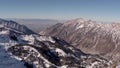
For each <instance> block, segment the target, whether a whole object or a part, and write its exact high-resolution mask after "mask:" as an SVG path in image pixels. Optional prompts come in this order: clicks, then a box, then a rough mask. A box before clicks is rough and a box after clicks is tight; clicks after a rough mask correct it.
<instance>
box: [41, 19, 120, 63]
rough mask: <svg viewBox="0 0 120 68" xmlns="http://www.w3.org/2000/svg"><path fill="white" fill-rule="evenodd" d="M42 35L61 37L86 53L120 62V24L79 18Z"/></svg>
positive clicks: (55, 26) (56, 26) (61, 24)
mask: <svg viewBox="0 0 120 68" xmlns="http://www.w3.org/2000/svg"><path fill="white" fill-rule="evenodd" d="M40 34H41V35H50V36H56V37H59V38H61V39H64V40H65V41H67V42H68V43H69V44H72V45H74V46H75V47H76V48H79V49H80V50H81V51H83V52H85V53H89V54H99V55H102V56H104V57H106V58H108V59H110V60H115V61H118V62H119V59H120V42H119V41H120V23H101V22H99V23H98V22H96V21H92V20H85V19H83V18H78V19H73V20H69V21H67V22H66V23H58V24H56V25H54V26H52V27H50V28H48V29H46V30H44V31H41V32H40Z"/></svg>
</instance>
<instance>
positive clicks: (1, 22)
mask: <svg viewBox="0 0 120 68" xmlns="http://www.w3.org/2000/svg"><path fill="white" fill-rule="evenodd" d="M0 25H1V27H3V28H6V27H7V28H8V29H9V28H10V29H13V30H16V31H19V32H22V33H24V34H35V32H33V31H32V30H30V29H29V28H27V27H26V26H24V25H20V24H18V23H16V22H15V21H12V20H4V19H0Z"/></svg>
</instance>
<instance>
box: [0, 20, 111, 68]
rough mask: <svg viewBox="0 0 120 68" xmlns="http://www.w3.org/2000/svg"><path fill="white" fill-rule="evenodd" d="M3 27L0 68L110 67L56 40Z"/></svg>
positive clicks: (109, 62) (102, 59)
mask: <svg viewBox="0 0 120 68" xmlns="http://www.w3.org/2000/svg"><path fill="white" fill-rule="evenodd" d="M1 21H2V20H1ZM4 22H5V20H4ZM7 22H8V21H7ZM4 24H5V23H3V22H2V24H0V68H109V67H113V62H112V61H110V60H108V59H105V58H104V57H102V56H99V55H90V54H85V53H83V52H82V51H81V50H79V49H77V48H75V47H73V46H72V45H70V44H68V43H67V42H65V41H64V40H62V39H59V38H57V37H52V36H43V35H38V34H34V32H33V34H32V33H27V31H26V32H24V29H22V30H23V31H22V30H19V29H17V27H16V25H15V26H14V28H13V27H12V26H11V27H10V25H13V24H14V23H10V25H7V26H6V25H4ZM16 24H17V23H16ZM17 25H19V24H17ZM15 27H16V28H15Z"/></svg>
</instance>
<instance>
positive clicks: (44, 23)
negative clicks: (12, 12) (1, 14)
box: [10, 18, 66, 33]
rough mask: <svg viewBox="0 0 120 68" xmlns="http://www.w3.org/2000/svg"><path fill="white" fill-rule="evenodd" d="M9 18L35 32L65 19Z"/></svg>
mask: <svg viewBox="0 0 120 68" xmlns="http://www.w3.org/2000/svg"><path fill="white" fill-rule="evenodd" d="M10 20H13V21H16V22H18V23H19V24H22V25H25V26H27V27H28V28H30V29H31V30H33V31H34V32H36V33H39V32H40V31H42V30H44V29H46V28H48V27H50V26H52V25H55V24H57V23H63V22H65V21H66V20H54V19H14V18H11V19H10Z"/></svg>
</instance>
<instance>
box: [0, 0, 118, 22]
mask: <svg viewBox="0 0 120 68" xmlns="http://www.w3.org/2000/svg"><path fill="white" fill-rule="evenodd" d="M0 17H1V18H44V19H45V18H49V19H72V18H73V19H74V18H79V17H82V18H87V19H93V20H100V21H102V20H103V21H120V0H0Z"/></svg>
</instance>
